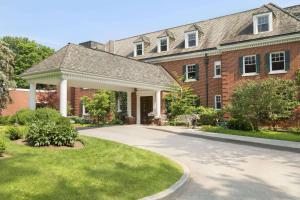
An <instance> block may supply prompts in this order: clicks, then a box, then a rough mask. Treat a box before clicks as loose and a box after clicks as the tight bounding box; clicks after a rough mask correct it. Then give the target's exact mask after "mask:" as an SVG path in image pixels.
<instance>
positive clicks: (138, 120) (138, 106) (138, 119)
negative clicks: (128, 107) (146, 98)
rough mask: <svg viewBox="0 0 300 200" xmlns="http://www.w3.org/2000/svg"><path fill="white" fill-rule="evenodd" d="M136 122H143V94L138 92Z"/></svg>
mask: <svg viewBox="0 0 300 200" xmlns="http://www.w3.org/2000/svg"><path fill="white" fill-rule="evenodd" d="M136 123H137V124H141V96H140V95H138V94H136Z"/></svg>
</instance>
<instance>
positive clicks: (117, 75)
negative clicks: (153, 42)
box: [22, 44, 176, 90]
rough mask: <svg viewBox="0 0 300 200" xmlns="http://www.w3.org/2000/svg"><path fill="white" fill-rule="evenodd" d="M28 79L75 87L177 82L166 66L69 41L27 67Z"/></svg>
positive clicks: (165, 85)
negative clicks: (66, 82) (64, 80)
mask: <svg viewBox="0 0 300 200" xmlns="http://www.w3.org/2000/svg"><path fill="white" fill-rule="evenodd" d="M22 76H23V77H24V78H25V79H27V80H28V81H30V82H36V83H46V84H56V83H58V82H59V81H60V80H62V79H66V80H68V83H69V85H70V86H74V87H93V88H95V87H99V85H102V86H103V87H106V86H107V87H112V89H113V88H119V89H121V90H127V89H128V88H143V89H161V90H169V89H170V86H171V85H173V84H175V83H176V81H175V79H173V78H172V77H171V75H170V74H169V73H168V72H167V71H165V69H164V68H163V67H161V66H159V65H153V64H149V63H144V62H140V61H136V60H133V59H129V58H126V57H122V56H118V55H115V54H111V53H108V52H104V51H99V50H93V49H89V48H86V47H83V46H80V45H75V44H68V45H66V46H65V47H63V48H62V49H60V50H59V51H57V52H56V53H55V54H54V55H52V56H50V57H49V58H47V59H45V60H44V61H42V62H40V63H39V64H37V65H35V66H33V67H31V68H30V69H28V70H27V71H26V72H25V73H24V74H23V75H22Z"/></svg>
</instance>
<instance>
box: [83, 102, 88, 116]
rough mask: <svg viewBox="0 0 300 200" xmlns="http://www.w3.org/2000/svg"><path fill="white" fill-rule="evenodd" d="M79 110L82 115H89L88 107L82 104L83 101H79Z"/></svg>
mask: <svg viewBox="0 0 300 200" xmlns="http://www.w3.org/2000/svg"><path fill="white" fill-rule="evenodd" d="M81 106H82V107H81V110H82V113H81V114H82V116H87V115H89V111H88V109H87V108H86V107H85V106H84V104H83V102H81Z"/></svg>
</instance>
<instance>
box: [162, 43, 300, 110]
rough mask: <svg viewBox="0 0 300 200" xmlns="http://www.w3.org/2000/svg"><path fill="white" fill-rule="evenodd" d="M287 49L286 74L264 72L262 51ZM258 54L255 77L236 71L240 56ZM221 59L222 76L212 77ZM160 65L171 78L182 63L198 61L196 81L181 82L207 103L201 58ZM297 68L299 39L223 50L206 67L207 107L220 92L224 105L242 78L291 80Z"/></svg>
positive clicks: (264, 52)
mask: <svg viewBox="0 0 300 200" xmlns="http://www.w3.org/2000/svg"><path fill="white" fill-rule="evenodd" d="M286 50H289V51H290V69H289V71H288V73H286V74H278V75H269V74H268V73H266V72H265V54H266V53H270V52H275V51H286ZM253 54H260V58H261V59H260V74H259V75H258V76H251V77H242V76H241V75H240V72H239V58H240V57H242V56H246V55H253ZM218 60H221V62H222V78H221V79H215V78H213V76H214V62H215V61H218ZM158 64H160V65H162V66H163V67H164V68H165V69H166V70H167V71H168V72H169V73H170V74H171V75H172V76H173V77H178V76H182V75H183V69H182V68H183V66H184V65H187V64H199V81H194V82H188V83H183V84H184V85H188V86H190V87H191V88H192V89H193V90H194V91H195V93H196V94H197V95H199V97H200V101H201V102H200V103H201V105H205V104H206V88H205V87H206V86H205V64H204V57H201V58H192V59H184V60H178V61H170V62H163V63H158ZM299 68H300V42H296V43H287V44H280V45H272V46H265V47H257V48H249V49H244V50H237V51H230V52H224V53H222V55H220V56H210V57H209V66H208V78H209V79H208V82H209V83H208V84H209V89H208V91H209V94H208V96H209V97H208V98H209V99H208V102H209V106H210V107H214V96H215V95H219V94H220V95H222V102H223V105H226V104H227V103H228V102H229V100H230V96H231V94H232V91H233V90H234V88H235V87H236V86H237V85H238V84H239V83H241V81H243V80H249V79H252V80H261V79H265V78H267V77H281V78H286V79H294V78H295V72H296V70H297V69H299Z"/></svg>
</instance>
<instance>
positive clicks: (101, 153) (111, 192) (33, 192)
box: [0, 127, 182, 200]
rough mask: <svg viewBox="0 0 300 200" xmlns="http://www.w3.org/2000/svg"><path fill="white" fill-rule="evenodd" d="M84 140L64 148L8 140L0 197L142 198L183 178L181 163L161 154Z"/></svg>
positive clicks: (65, 199) (32, 199)
mask: <svg viewBox="0 0 300 200" xmlns="http://www.w3.org/2000/svg"><path fill="white" fill-rule="evenodd" d="M3 130H4V128H3V127H0V137H2V138H4V137H5V136H4V131H3ZM82 139H83V141H84V143H85V148H84V149H77V150H74V149H71V150H70V149H65V150H63V149H49V148H48V149H47V148H33V147H28V146H23V145H17V144H13V143H12V142H10V141H9V140H8V139H7V138H6V137H5V140H6V141H7V146H8V149H7V152H8V153H9V154H11V155H12V157H11V158H6V159H1V160H0V177H1V178H0V199H1V200H2V199H3V200H19V199H22V200H26V199H28V200H29V199H30V200H41V199H42V200H77V199H78V200H94V199H98V200H106V199H113V200H116V199H138V198H141V197H144V196H148V195H151V194H155V193H157V192H160V191H162V190H164V189H166V188H167V187H169V186H170V185H172V184H173V183H175V182H176V181H177V180H178V179H179V178H180V177H181V175H182V169H181V168H180V167H179V166H178V165H177V164H174V163H173V162H171V161H170V160H168V159H166V158H164V157H162V156H160V155H157V154H155V153H152V152H148V151H145V150H141V149H137V148H132V147H129V146H126V145H122V144H118V143H114V142H109V141H105V140H100V139H95V138H89V137H83V138H82Z"/></svg>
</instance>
